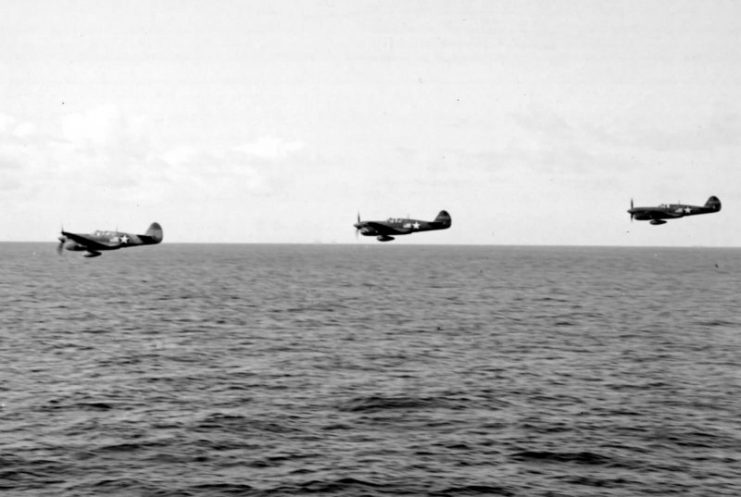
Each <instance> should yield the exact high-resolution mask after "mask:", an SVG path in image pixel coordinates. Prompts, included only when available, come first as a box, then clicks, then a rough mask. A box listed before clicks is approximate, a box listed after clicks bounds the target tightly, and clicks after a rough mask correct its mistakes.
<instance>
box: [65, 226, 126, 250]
mask: <svg viewBox="0 0 741 497" xmlns="http://www.w3.org/2000/svg"><path fill="white" fill-rule="evenodd" d="M62 235H64V236H66V237H67V238H69V239H70V240H73V241H75V242H76V243H78V244H79V245H82V246H83V247H85V248H86V249H87V250H90V251H95V250H109V249H112V248H115V247H116V245H113V244H107V243H102V242H101V241H99V240H96V239H94V238H91V237H88V236H86V235H79V234H77V233H68V232H66V231H62Z"/></svg>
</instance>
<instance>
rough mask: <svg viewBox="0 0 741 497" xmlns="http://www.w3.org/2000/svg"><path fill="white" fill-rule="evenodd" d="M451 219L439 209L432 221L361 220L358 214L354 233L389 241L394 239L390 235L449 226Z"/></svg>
mask: <svg viewBox="0 0 741 497" xmlns="http://www.w3.org/2000/svg"><path fill="white" fill-rule="evenodd" d="M451 224H452V219H451V218H450V214H448V212H447V211H440V213H439V214H438V215H437V217H436V218H435V220H434V221H420V220H419V219H409V218H404V217H401V218H400V217H396V218H394V217H392V218H389V219H387V220H386V221H361V220H360V214H358V222H357V223H355V224H354V225H353V226H355V234H356V235H357V234H358V233H360V234H361V235H363V236H375V237H376V239H377V240H378V241H379V242H390V241H392V240H393V239H394V237H393V236H391V235H408V234H410V233H416V232H418V231H432V230H444V229H448V228H450V225H451Z"/></svg>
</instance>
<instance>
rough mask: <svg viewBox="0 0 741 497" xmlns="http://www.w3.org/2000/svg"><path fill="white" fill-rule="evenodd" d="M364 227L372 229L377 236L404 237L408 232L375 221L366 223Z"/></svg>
mask: <svg viewBox="0 0 741 497" xmlns="http://www.w3.org/2000/svg"><path fill="white" fill-rule="evenodd" d="M364 224H365V226H369V227H371V228H373V230H374V231H375V232H376V233H378V234H379V235H406V234H407V233H408V231H401V230H397V229H396V228H394V227H393V226H389V225H388V224H385V223H378V222H376V221H366V222H365V223H364Z"/></svg>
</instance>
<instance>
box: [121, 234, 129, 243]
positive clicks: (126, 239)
mask: <svg viewBox="0 0 741 497" xmlns="http://www.w3.org/2000/svg"><path fill="white" fill-rule="evenodd" d="M121 243H123V244H124V245H125V244H127V243H129V237H128V236H126V235H124V236H122V237H121Z"/></svg>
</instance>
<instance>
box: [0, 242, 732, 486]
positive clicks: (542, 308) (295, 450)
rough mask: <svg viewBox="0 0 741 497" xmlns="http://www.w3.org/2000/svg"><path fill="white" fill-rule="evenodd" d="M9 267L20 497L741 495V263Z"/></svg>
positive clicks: (6, 401) (1, 453)
mask: <svg viewBox="0 0 741 497" xmlns="http://www.w3.org/2000/svg"><path fill="white" fill-rule="evenodd" d="M0 256H1V257H2V264H1V265H0V298H1V300H0V302H1V303H2V306H0V330H1V331H0V380H1V381H0V493H3V495H8V496H102V495H104V496H235V495H237V496H240V495H244V496H293V495H336V496H381V495H383V496H386V495H389V496H390V495H393V496H417V495H419V496H476V495H504V496H527V497H530V496H551V497H555V496H569V497H572V496H589V497H593V496H626V497H627V496H630V497H635V496H645V495H657V496H738V495H741V250H739V249H707V248H691V249H690V248H686V249H668V248H575V247H569V248H567V247H560V248H559V247H496V246H492V247H467V246H410V245H403V244H402V243H396V244H384V245H381V244H374V245H371V244H358V245H177V244H163V245H161V246H158V247H141V248H132V249H128V250H122V251H119V252H111V253H105V254H104V255H103V256H102V257H99V258H97V259H84V258H82V257H81V256H80V255H79V254H74V253H66V254H64V255H63V256H62V257H58V256H57V255H56V253H55V247H54V245H53V244H18V243H13V244H8V243H6V244H0Z"/></svg>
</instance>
